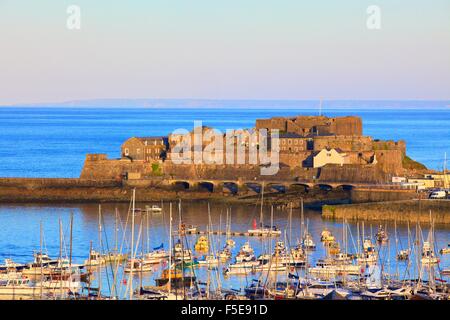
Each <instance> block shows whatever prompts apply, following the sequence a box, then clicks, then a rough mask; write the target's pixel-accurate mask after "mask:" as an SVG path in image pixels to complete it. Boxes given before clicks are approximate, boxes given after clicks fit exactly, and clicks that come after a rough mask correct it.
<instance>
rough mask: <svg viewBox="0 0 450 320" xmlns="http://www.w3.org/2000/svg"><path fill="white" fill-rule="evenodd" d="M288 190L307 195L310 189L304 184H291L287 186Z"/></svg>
mask: <svg viewBox="0 0 450 320" xmlns="http://www.w3.org/2000/svg"><path fill="white" fill-rule="evenodd" d="M289 189H290V190H292V191H301V192H304V193H307V192H308V191H309V189H310V187H309V185H307V184H306V183H292V184H290V185H289Z"/></svg>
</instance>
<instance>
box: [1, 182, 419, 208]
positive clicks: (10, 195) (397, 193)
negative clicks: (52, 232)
mask: <svg viewBox="0 0 450 320" xmlns="http://www.w3.org/2000/svg"><path fill="white" fill-rule="evenodd" d="M133 188H136V190H137V192H136V197H137V200H138V201H160V200H174V199H184V200H201V199H208V200H218V201H226V202H245V201H249V202H251V201H253V202H254V201H256V199H258V198H260V196H259V195H258V193H257V192H255V191H254V190H251V189H250V188H247V187H240V188H239V193H238V194H237V195H233V194H231V193H230V192H229V190H227V189H226V188H217V189H216V188H215V189H214V192H209V191H207V190H204V189H203V190H201V189H199V188H198V187H197V188H195V187H194V188H190V189H189V190H180V189H177V188H176V187H173V186H169V185H167V184H166V183H165V181H164V179H163V178H162V177H160V178H159V179H158V178H155V179H153V180H118V179H117V180H115V179H110V180H95V179H77V178H74V179H61V178H0V202H116V201H117V202H128V201H130V197H131V193H132V190H133ZM227 191H228V192H227ZM266 193H267V198H268V199H267V200H268V201H272V202H274V203H283V202H294V203H295V202H296V201H297V202H298V201H299V199H300V197H302V198H304V199H305V200H306V201H308V200H311V201H317V200H320V201H326V200H327V199H329V200H330V201H337V202H339V201H341V200H343V201H344V202H345V203H348V202H352V203H355V202H356V203H359V202H368V201H386V200H389V201H392V200H404V199H411V198H414V197H415V196H416V193H415V192H411V191H403V190H388V191H384V190H380V189H361V190H360V189H353V190H351V191H345V190H342V189H339V188H338V189H333V190H331V191H323V190H320V189H317V188H314V189H311V190H309V191H306V190H305V189H302V188H300V189H295V188H294V189H292V190H291V189H289V190H288V191H287V192H286V193H285V194H284V193H278V192H275V191H274V190H269V188H267V190H266V192H265V194H266Z"/></svg>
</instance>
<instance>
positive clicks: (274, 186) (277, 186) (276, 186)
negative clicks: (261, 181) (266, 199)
mask: <svg viewBox="0 0 450 320" xmlns="http://www.w3.org/2000/svg"><path fill="white" fill-rule="evenodd" d="M267 189H268V190H272V191H276V192H278V193H286V186H285V185H284V184H281V183H269V184H268V185H267Z"/></svg>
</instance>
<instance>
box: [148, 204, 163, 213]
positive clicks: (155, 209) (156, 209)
mask: <svg viewBox="0 0 450 320" xmlns="http://www.w3.org/2000/svg"><path fill="white" fill-rule="evenodd" d="M145 210H146V211H147V212H155V213H160V212H162V208H161V207H160V206H157V205H156V204H154V205H152V206H145Z"/></svg>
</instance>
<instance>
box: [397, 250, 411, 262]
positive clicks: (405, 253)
mask: <svg viewBox="0 0 450 320" xmlns="http://www.w3.org/2000/svg"><path fill="white" fill-rule="evenodd" d="M410 254H411V250H410V249H404V250H400V251H399V252H398V253H397V260H400V261H406V260H409V256H410Z"/></svg>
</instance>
